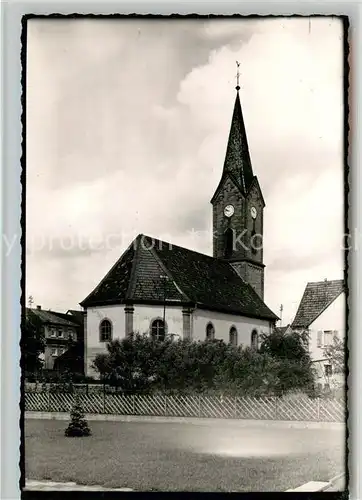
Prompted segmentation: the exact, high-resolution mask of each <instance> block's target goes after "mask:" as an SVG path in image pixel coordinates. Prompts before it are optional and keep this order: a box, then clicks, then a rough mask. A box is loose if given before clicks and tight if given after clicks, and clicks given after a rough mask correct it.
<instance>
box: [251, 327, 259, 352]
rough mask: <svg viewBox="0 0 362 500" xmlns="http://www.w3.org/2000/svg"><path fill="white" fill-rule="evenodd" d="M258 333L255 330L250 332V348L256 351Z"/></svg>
mask: <svg viewBox="0 0 362 500" xmlns="http://www.w3.org/2000/svg"><path fill="white" fill-rule="evenodd" d="M258 340H259V339H258V332H257V331H256V330H253V331H252V332H251V348H252V349H257V348H258Z"/></svg>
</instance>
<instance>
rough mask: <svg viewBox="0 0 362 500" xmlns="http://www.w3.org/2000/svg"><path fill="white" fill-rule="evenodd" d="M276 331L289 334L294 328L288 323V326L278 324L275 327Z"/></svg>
mask: <svg viewBox="0 0 362 500" xmlns="http://www.w3.org/2000/svg"><path fill="white" fill-rule="evenodd" d="M275 331H276V332H277V333H281V334H283V335H289V334H290V333H292V332H293V329H292V327H291V326H290V325H286V326H276V327H275Z"/></svg>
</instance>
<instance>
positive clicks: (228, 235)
mask: <svg viewBox="0 0 362 500" xmlns="http://www.w3.org/2000/svg"><path fill="white" fill-rule="evenodd" d="M233 245H234V233H233V230H232V229H231V228H230V227H229V228H228V229H227V230H226V231H225V252H224V254H225V255H224V257H225V259H230V257H231V256H232V254H233Z"/></svg>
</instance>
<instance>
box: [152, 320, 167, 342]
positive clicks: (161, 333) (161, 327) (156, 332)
mask: <svg viewBox="0 0 362 500" xmlns="http://www.w3.org/2000/svg"><path fill="white" fill-rule="evenodd" d="M151 336H152V338H153V340H161V341H162V340H165V337H166V328H165V323H164V322H163V320H162V319H155V320H154V321H152V324H151Z"/></svg>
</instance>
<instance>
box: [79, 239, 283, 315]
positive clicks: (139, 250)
mask: <svg viewBox="0 0 362 500" xmlns="http://www.w3.org/2000/svg"><path fill="white" fill-rule="evenodd" d="M162 276H167V280H166V279H164V278H163V277H162ZM164 298H166V302H167V303H170V302H171V303H179V304H185V303H188V304H193V305H195V306H197V307H199V308H204V309H209V310H216V311H220V312H229V313H232V314H238V315H242V316H247V317H257V318H262V319H267V320H271V321H275V320H276V319H278V318H277V316H276V315H275V314H274V313H273V312H272V311H271V310H270V309H269V308H268V307H267V306H266V305H265V304H264V302H263V301H262V300H261V298H260V297H259V296H258V294H257V293H256V292H255V291H254V289H253V288H252V287H251V285H249V284H248V283H246V282H245V281H243V280H242V279H241V278H240V277H239V275H238V274H237V273H236V271H235V270H234V269H233V267H232V266H231V265H230V264H229V263H228V262H227V261H224V260H222V259H216V258H214V257H210V256H208V255H204V254H201V253H198V252H194V251H192V250H188V249H186V248H183V247H180V246H177V245H173V244H171V243H167V242H164V241H160V240H157V239H155V238H151V237H149V236H145V235H142V234H140V235H139V236H137V238H136V239H135V240H134V241H133V242H132V244H131V245H130V246H129V247H128V249H127V250H126V251H125V253H124V254H123V255H122V256H121V258H120V259H119V260H118V261H117V262H116V264H115V265H114V266H113V267H112V269H111V270H110V272H109V273H108V274H107V275H106V276H105V278H104V279H103V280H102V281H101V282H100V284H99V285H98V286H97V287H96V288H95V289H94V291H93V292H92V293H91V294H90V295H88V297H87V298H86V299H84V300H83V302H81V305H82V306H83V307H92V306H96V305H106V304H112V303H113V304H115V303H127V302H128V303H130V302H134V303H142V302H145V303H163V301H164Z"/></svg>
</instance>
